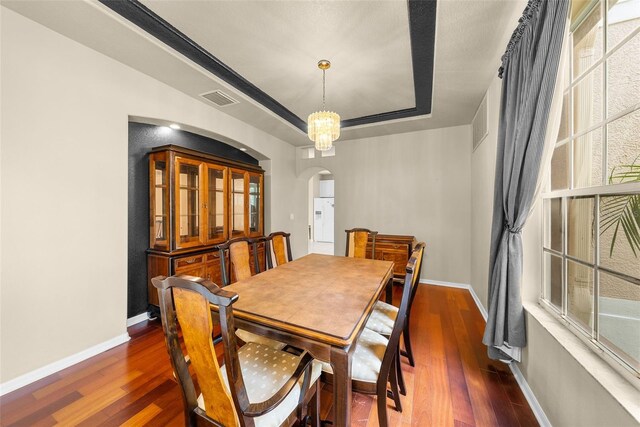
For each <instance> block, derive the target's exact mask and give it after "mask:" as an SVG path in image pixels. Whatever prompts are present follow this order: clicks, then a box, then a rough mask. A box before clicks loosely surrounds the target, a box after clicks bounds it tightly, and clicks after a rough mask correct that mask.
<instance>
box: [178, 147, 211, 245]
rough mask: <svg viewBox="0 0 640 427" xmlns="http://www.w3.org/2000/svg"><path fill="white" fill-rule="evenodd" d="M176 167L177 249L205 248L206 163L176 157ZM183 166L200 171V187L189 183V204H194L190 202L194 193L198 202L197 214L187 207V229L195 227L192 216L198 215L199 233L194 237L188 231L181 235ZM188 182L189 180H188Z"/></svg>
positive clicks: (196, 220)
mask: <svg viewBox="0 0 640 427" xmlns="http://www.w3.org/2000/svg"><path fill="white" fill-rule="evenodd" d="M174 161H175V167H174V173H175V181H174V183H175V184H174V185H175V190H174V191H175V203H174V209H175V211H174V213H173V218H174V221H175V229H174V231H175V246H176V249H184V248H192V247H195V246H203V245H204V240H205V239H204V230H203V228H204V227H203V225H204V224H203V221H204V218H205V216H204V214H205V212H204V203H203V201H202V196H203V193H204V187H205V183H204V172H205V167H204V162H202V161H199V160H193V159H189V158H184V157H180V156H176V158H175V160H174ZM183 166H192V167H194V168H197V170H198V179H197V180H198V185H197V187H195V188H194V187H192V183H190V182H187V184H186V185H187V187H186V189H187V201H186V203H187V204H190V202H191V203H193V202H192V201H190V200H188V199H189V197H190V193H191V192H193V191H194V189H195V191H196V194H197V201H196V205H197V206H196V208H195V209H196V212H195V213H192V211H191V210H189V207H188V206H187V209H188V210H187V211H186V212H187V214H186V216H187V217H188V218H187V228H188V229H190V228H191V227H193V224H192V223H191V218H189V217H191V216H194V215H197V216H196V217H195V222H196V226H197V227H198V232H197V235H192V234H190V233H189V232H188V231H187V234H185V235H182V234H181V227H182V221H181V219H182V216H184V215H183V212H182V211H181V208H182V207H183V206H182V202H183V201H182V194H181V191H182V189H183V187H182V182H181V180H180V175H182V172H181V169H182V167H183ZM187 180H188V178H187ZM184 236H186V237H184Z"/></svg>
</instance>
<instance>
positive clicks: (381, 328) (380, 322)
mask: <svg viewBox="0 0 640 427" xmlns="http://www.w3.org/2000/svg"><path fill="white" fill-rule="evenodd" d="M420 244H421V245H423V246H425V244H424V243H420ZM416 248H417V246H416ZM422 249H423V252H424V247H423V248H422ZM421 271H422V258H420V262H419V266H418V273H417V281H419V280H420V273H421ZM417 290H418V287H417V286H414V287H413V290H412V291H411V297H410V298H409V308H408V309H407V320H406V322H405V325H404V329H403V332H402V340H403V341H404V348H405V350H404V351H403V352H402V355H403V356H406V357H407V359H408V360H409V364H410V365H411V366H415V360H414V357H413V350H412V348H411V334H410V328H409V324H410V318H411V307H412V305H413V300H414V299H415V297H416V291H417ZM398 310H399V309H398V307H396V306H394V305H392V304H389V303H386V302H384V301H376V304H375V306H374V308H373V311H372V312H371V316H369V320H368V321H367V324H366V326H365V327H366V328H367V329H371V330H372V331H374V332H377V333H379V334H381V335H384V336H387V337H388V336H389V335H391V331H392V330H393V324H394V322H395V320H396V318H397V317H398Z"/></svg>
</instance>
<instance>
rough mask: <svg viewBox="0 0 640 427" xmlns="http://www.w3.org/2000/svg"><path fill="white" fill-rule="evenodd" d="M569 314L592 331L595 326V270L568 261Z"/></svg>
mask: <svg viewBox="0 0 640 427" xmlns="http://www.w3.org/2000/svg"><path fill="white" fill-rule="evenodd" d="M567 313H568V314H569V317H570V318H572V319H573V320H575V321H577V322H578V323H580V324H581V325H582V326H583V327H584V328H585V329H587V330H591V327H592V325H593V268H591V267H587V266H584V265H582V264H578V263H577V262H573V261H571V260H567Z"/></svg>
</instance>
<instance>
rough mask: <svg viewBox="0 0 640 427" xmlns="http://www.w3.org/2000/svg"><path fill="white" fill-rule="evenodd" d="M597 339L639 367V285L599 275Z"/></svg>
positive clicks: (604, 274)
mask: <svg viewBox="0 0 640 427" xmlns="http://www.w3.org/2000/svg"><path fill="white" fill-rule="evenodd" d="M599 279H600V282H599V289H600V293H599V298H598V304H599V307H598V311H599V312H598V329H599V339H600V341H602V342H604V343H605V344H606V345H607V346H609V347H611V348H612V350H614V351H616V353H618V354H620V355H621V356H622V358H623V359H625V360H627V361H628V362H629V363H630V364H631V365H634V366H635V367H636V369H638V368H640V363H639V361H640V286H639V285H635V284H633V283H631V282H628V281H626V280H622V279H620V278H618V277H616V276H613V275H610V274H607V273H604V272H600V276H599Z"/></svg>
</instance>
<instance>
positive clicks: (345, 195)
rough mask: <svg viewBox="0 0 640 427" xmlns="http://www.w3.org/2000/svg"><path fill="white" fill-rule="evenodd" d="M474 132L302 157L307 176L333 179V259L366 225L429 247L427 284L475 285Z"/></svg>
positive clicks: (402, 138)
mask: <svg viewBox="0 0 640 427" xmlns="http://www.w3.org/2000/svg"><path fill="white" fill-rule="evenodd" d="M470 144H471V128H470V126H468V125H467V126H458V127H451V128H443V129H435V130H428V131H421V132H413V133H405V134H399V135H390V136H384V137H377V138H366V139H359V140H353V141H338V142H336V144H335V146H336V155H335V157H321V158H314V159H298V170H299V171H300V173H301V176H304V175H305V174H307V173H311V172H310V169H309V168H316V169H313V170H320V169H319V168H321V169H328V170H329V171H331V172H332V173H333V176H334V179H335V203H336V208H335V209H336V210H335V242H336V244H335V253H336V254H343V253H344V248H345V233H344V230H345V229H348V228H352V227H365V228H369V229H372V230H377V231H379V232H380V233H385V234H408V235H414V236H416V238H417V239H418V240H424V241H425V242H426V243H427V252H426V258H425V264H424V268H423V269H422V278H425V279H431V280H437V281H443V282H454V283H462V284H468V283H469V281H470V271H469V257H470V250H469V248H470V237H469V236H470V230H471V223H470V199H471V196H470V186H469V182H470V177H471V176H470V153H469V145H470Z"/></svg>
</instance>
